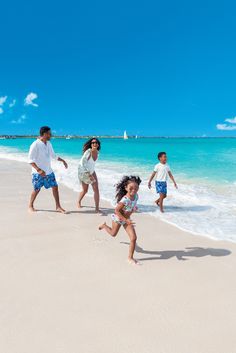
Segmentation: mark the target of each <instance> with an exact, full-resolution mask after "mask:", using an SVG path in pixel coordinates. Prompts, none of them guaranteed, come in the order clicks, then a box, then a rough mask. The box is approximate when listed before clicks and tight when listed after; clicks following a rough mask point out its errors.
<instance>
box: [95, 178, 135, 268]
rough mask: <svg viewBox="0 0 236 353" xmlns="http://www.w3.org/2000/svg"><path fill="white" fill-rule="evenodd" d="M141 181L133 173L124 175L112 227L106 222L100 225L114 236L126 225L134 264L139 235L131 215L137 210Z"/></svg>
mask: <svg viewBox="0 0 236 353" xmlns="http://www.w3.org/2000/svg"><path fill="white" fill-rule="evenodd" d="M140 183H141V179H140V178H139V177H136V176H132V175H131V176H124V177H123V178H122V179H121V181H120V182H119V183H118V184H117V185H116V200H117V206H116V209H115V213H114V214H112V216H111V218H112V227H109V226H108V225H107V224H106V223H103V224H102V225H100V226H99V230H102V229H105V230H106V231H107V233H108V234H110V235H111V236H112V237H115V236H116V235H117V233H118V232H119V230H120V227H121V226H123V227H124V229H125V230H126V232H127V234H128V236H129V238H130V246H129V256H128V261H129V262H130V263H134V264H136V263H137V261H136V260H135V259H134V258H133V255H134V250H135V244H136V239H137V236H136V232H135V229H134V223H133V222H132V221H131V219H130V216H131V215H132V213H133V212H134V211H137V201H138V194H137V192H138V189H139V185H140Z"/></svg>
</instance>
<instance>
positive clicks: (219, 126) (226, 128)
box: [216, 120, 236, 131]
mask: <svg viewBox="0 0 236 353" xmlns="http://www.w3.org/2000/svg"><path fill="white" fill-rule="evenodd" d="M225 121H226V120H225ZM216 128H217V130H224V131H233V130H236V126H234V125H228V124H217V125H216Z"/></svg>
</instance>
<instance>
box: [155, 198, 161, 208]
mask: <svg viewBox="0 0 236 353" xmlns="http://www.w3.org/2000/svg"><path fill="white" fill-rule="evenodd" d="M155 204H156V205H157V206H158V207H160V205H159V199H158V200H156V201H155Z"/></svg>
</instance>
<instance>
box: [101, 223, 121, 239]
mask: <svg viewBox="0 0 236 353" xmlns="http://www.w3.org/2000/svg"><path fill="white" fill-rule="evenodd" d="M120 227H121V225H120V224H118V223H116V222H113V221H112V226H111V227H109V226H108V225H107V224H106V222H105V223H103V224H101V225H100V226H99V228H98V229H99V230H102V229H105V231H106V232H107V233H108V234H110V235H111V236H112V237H115V236H116V235H117V233H118V232H119V230H120Z"/></svg>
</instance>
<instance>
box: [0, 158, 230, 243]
mask: <svg viewBox="0 0 236 353" xmlns="http://www.w3.org/2000/svg"><path fill="white" fill-rule="evenodd" d="M10 157H12V158H10ZM68 158H70V156H69V157H68ZM1 161H10V162H13V161H15V162H16V163H23V164H25V166H26V169H27V167H28V163H27V161H26V160H25V158H24V159H23V160H20V159H17V158H16V157H15V156H14V154H13V155H12V156H11V155H10V154H9V156H7V157H1V158H0V162H1ZM55 167H56V170H57V172H59V170H60V166H59V165H57V166H56V165H55ZM59 182H60V185H63V186H64V187H66V188H69V189H70V190H72V191H73V192H78V190H75V187H74V186H73V185H68V183H67V181H66V180H65V181H64V182H63V181H59ZM189 185H190V184H189ZM87 198H92V195H87ZM101 202H105V203H108V204H109V207H110V206H111V203H112V201H111V200H110V199H108V198H106V197H102V196H101ZM142 206H143V207H152V206H153V205H152V204H150V205H146V204H144V205H142ZM166 207H172V206H168V205H167V206H166ZM144 214H145V215H148V216H150V217H152V218H154V219H155V220H156V221H157V222H162V223H164V224H168V225H171V226H172V227H174V228H176V229H178V230H180V231H183V232H185V233H188V234H189V235H191V236H200V237H203V238H207V239H211V240H213V241H217V242H218V241H226V242H230V243H234V244H236V240H235V239H230V238H225V239H220V238H218V237H217V236H214V235H211V234H208V233H204V232H202V233H201V232H195V231H193V230H191V229H186V228H184V227H182V226H181V225H178V224H177V223H175V222H174V221H172V220H171V219H166V218H165V215H166V214H167V215H169V213H168V212H166V213H165V214H164V217H163V215H158V214H156V213H153V212H152V211H145V210H144V211H143V212H142V215H144Z"/></svg>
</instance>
